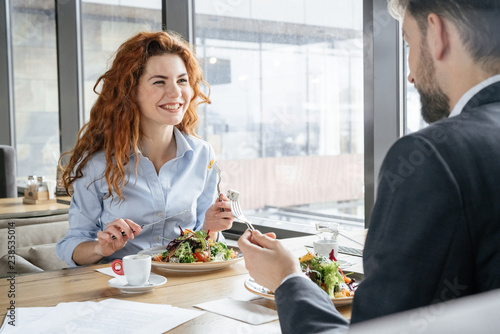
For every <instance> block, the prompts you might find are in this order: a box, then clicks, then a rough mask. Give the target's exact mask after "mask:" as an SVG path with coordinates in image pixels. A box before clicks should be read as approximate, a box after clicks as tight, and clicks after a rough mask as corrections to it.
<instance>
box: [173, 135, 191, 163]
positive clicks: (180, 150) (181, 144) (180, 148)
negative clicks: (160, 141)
mask: <svg viewBox="0 0 500 334" xmlns="http://www.w3.org/2000/svg"><path fill="white" fill-rule="evenodd" d="M174 136H175V141H176V142H177V156H178V157H181V156H183V155H186V157H188V158H190V159H191V158H192V157H193V154H194V153H193V148H192V147H191V145H189V142H188V141H187V140H186V137H184V134H183V133H182V132H180V131H179V129H177V128H176V127H174Z"/></svg>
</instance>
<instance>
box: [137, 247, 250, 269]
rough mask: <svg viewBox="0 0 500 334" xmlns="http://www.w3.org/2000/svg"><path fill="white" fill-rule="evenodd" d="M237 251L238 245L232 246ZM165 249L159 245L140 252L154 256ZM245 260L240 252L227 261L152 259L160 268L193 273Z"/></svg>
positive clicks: (154, 264)
mask: <svg viewBox="0 0 500 334" xmlns="http://www.w3.org/2000/svg"><path fill="white" fill-rule="evenodd" d="M231 248H233V249H234V250H235V251H238V249H237V248H236V247H231ZM164 250H165V246H157V247H153V248H149V249H145V250H142V251H140V252H139V254H147V255H150V256H153V255H155V254H158V253H159V252H161V251H164ZM241 260H243V256H242V255H241V253H240V252H238V257H236V258H234V259H230V260H227V261H212V262H193V263H172V262H162V261H151V265H152V266H153V267H155V268H156V269H158V270H162V271H163V270H164V271H171V272H178V273H191V272H207V271H214V270H219V269H223V268H227V267H229V266H231V265H233V264H235V263H238V262H240V261H241Z"/></svg>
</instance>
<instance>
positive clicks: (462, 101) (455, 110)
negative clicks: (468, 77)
mask: <svg viewBox="0 0 500 334" xmlns="http://www.w3.org/2000/svg"><path fill="white" fill-rule="evenodd" d="M495 82H500V74H497V75H494V76H492V77H490V78H488V79H486V80H484V81H483V82H480V83H478V84H477V85H475V86H474V87H472V88H471V89H469V90H468V91H467V92H466V93H465V94H464V95H462V97H461V98H460V100H458V102H457V104H456V105H455V107H454V108H453V110H452V111H451V113H450V116H448V118H450V117H454V116H458V115H460V113H461V112H462V110H463V109H464V107H465V105H466V104H467V103H468V102H469V101H470V99H472V98H473V97H474V96H475V95H476V94H477V93H479V91H481V89H483V88H485V87H488V86H489V85H491V84H494V83H495Z"/></svg>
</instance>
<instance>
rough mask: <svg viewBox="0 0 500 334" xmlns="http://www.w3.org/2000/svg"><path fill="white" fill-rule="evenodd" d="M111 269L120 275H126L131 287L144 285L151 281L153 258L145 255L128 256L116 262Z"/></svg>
mask: <svg viewBox="0 0 500 334" xmlns="http://www.w3.org/2000/svg"><path fill="white" fill-rule="evenodd" d="M111 269H113V271H114V272H115V273H116V274H118V275H124V276H125V278H126V279H127V283H128V284H129V285H144V284H146V283H147V282H148V281H149V275H150V273H151V257H150V256H149V255H145V254H140V255H139V254H135V255H127V256H124V257H123V259H122V260H119V259H118V260H114V261H113V263H111Z"/></svg>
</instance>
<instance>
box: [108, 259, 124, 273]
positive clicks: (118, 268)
mask: <svg viewBox="0 0 500 334" xmlns="http://www.w3.org/2000/svg"><path fill="white" fill-rule="evenodd" d="M111 269H113V271H114V272H115V273H116V274H118V275H124V273H123V262H122V260H120V259H118V260H114V261H113V263H111Z"/></svg>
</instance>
